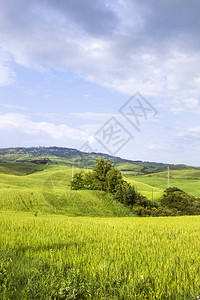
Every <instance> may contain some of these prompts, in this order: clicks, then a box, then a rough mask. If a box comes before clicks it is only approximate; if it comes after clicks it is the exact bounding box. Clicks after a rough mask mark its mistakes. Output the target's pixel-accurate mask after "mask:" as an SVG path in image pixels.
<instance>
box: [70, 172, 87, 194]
mask: <svg viewBox="0 0 200 300" xmlns="http://www.w3.org/2000/svg"><path fill="white" fill-rule="evenodd" d="M84 186H85V179H84V174H83V173H82V172H80V173H77V174H75V175H74V178H73V181H71V189H72V190H82V189H84Z"/></svg>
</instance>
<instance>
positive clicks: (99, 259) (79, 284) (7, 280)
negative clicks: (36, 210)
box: [0, 211, 200, 300]
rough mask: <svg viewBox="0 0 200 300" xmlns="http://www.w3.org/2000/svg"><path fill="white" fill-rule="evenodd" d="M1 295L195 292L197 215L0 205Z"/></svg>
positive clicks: (187, 295)
mask: <svg viewBox="0 0 200 300" xmlns="http://www.w3.org/2000/svg"><path fill="white" fill-rule="evenodd" d="M0 226H1V231H0V241H1V250H0V257H1V264H0V299H5V300H8V299H141V300H143V299H172V300H174V299H177V300H179V299H188V300H189V299H197V297H198V296H199V295H200V268H199V266H200V256H199V248H200V239H199V236H200V217H179V218H177V217H175V218H173V217H172V218H171V217H168V218H109V219H108V218H82V217H77V218H70V217H67V216H61V215H41V214H38V216H37V217H36V216H34V214H33V213H25V212H24V213H22V212H18V213H14V212H8V211H6V212H3V211H2V212H1V213H0Z"/></svg>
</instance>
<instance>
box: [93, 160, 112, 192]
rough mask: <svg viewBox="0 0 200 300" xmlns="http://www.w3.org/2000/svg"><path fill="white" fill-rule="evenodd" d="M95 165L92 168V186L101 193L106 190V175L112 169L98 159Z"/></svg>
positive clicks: (108, 163) (108, 164)
mask: <svg viewBox="0 0 200 300" xmlns="http://www.w3.org/2000/svg"><path fill="white" fill-rule="evenodd" d="M96 162H97V163H96V165H95V166H94V167H93V175H94V180H95V182H94V184H95V185H96V187H97V189H99V190H101V191H106V190H107V178H106V175H107V173H108V172H109V171H110V170H111V169H112V168H113V167H112V165H111V163H110V162H108V161H106V160H104V159H103V158H100V159H98V160H97V161H96Z"/></svg>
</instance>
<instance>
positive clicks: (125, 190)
mask: <svg viewBox="0 0 200 300" xmlns="http://www.w3.org/2000/svg"><path fill="white" fill-rule="evenodd" d="M137 197H138V194H137V192H136V191H135V188H134V187H133V186H132V185H131V184H130V183H128V182H126V181H124V180H122V181H121V183H119V184H118V185H117V186H116V193H115V194H114V199H115V200H117V201H119V202H121V203H123V204H124V205H128V206H130V205H131V206H133V205H134V204H135V203H136V200H137Z"/></svg>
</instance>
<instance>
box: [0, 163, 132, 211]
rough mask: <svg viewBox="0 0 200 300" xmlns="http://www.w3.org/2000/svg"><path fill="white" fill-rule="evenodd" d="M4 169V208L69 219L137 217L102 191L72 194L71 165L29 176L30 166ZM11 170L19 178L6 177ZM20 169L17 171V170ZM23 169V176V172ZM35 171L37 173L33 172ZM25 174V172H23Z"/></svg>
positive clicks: (0, 201) (0, 177) (0, 178)
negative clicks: (57, 215)
mask: <svg viewBox="0 0 200 300" xmlns="http://www.w3.org/2000/svg"><path fill="white" fill-rule="evenodd" d="M9 167H10V165H9V164H7V168H5V169H1V170H0V172H1V173H0V209H1V210H15V211H31V212H33V213H36V214H37V213H53V214H66V215H68V216H93V217H94V216H96V217H122V216H132V215H133V214H132V213H131V212H130V211H129V210H128V209H127V208H125V207H124V206H123V205H121V204H120V203H118V202H115V201H113V200H111V199H110V197H109V196H108V195H106V194H105V193H103V192H99V191H78V192H75V191H71V189H70V180H71V168H70V167H67V166H47V167H46V166H45V169H44V170H43V171H42V172H41V167H43V166H37V165H36V167H38V169H37V168H36V170H37V171H40V172H36V170H35V172H34V173H33V174H29V175H26V176H23V177H22V176H18V175H19V174H20V175H22V174H24V172H25V170H26V171H27V170H28V171H30V170H29V169H27V168H26V167H25V168H24V169H23V170H22V169H21V168H18V169H16V168H14V167H13V168H10V169H9ZM8 170H10V172H11V171H13V170H14V171H13V173H17V175H13V174H12V175H11V174H9V175H8V174H6V173H7V172H8ZM16 170H17V171H16ZM20 170H21V173H20V172H19V171H20ZM32 171H33V170H32ZM22 172H23V173H22Z"/></svg>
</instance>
